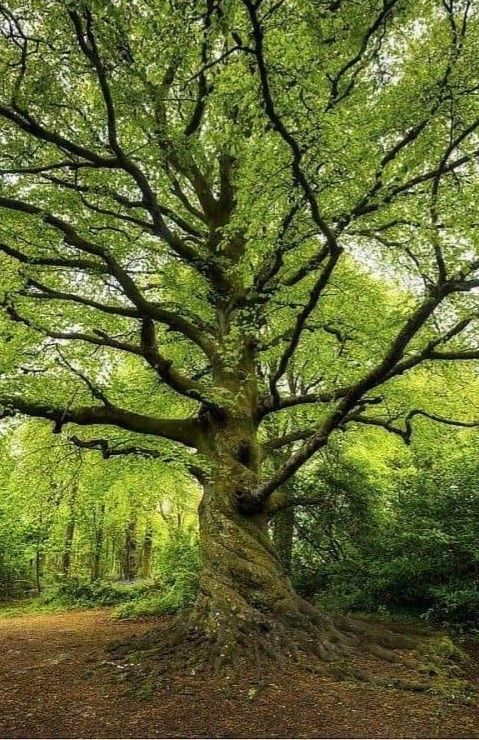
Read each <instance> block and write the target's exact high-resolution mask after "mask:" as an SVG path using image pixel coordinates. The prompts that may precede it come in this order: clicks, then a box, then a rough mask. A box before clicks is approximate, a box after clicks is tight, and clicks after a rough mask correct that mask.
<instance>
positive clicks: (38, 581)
mask: <svg viewBox="0 0 479 740" xmlns="http://www.w3.org/2000/svg"><path fill="white" fill-rule="evenodd" d="M41 545H42V543H41V542H40V540H37V543H36V548H35V585H36V589H37V593H38V594H40V593H41V591H42V565H43V554H42V551H41Z"/></svg>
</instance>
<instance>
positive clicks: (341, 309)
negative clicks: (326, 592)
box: [0, 0, 479, 659]
mask: <svg viewBox="0 0 479 740" xmlns="http://www.w3.org/2000/svg"><path fill="white" fill-rule="evenodd" d="M0 8H1V9H0V30H1V36H2V43H1V49H2V51H1V61H0V63H1V81H0V120H1V150H0V176H1V179H0V209H1V220H0V253H1V257H0V263H1V268H2V285H1V300H2V307H3V309H2V318H1V327H0V328H1V331H2V335H3V338H4V355H3V357H2V366H1V376H0V407H1V414H2V417H3V418H4V419H5V422H4V423H9V421H8V418H9V417H12V416H15V415H16V414H19V415H27V416H33V417H39V418H43V419H46V420H48V422H50V423H51V424H52V427H53V431H54V432H55V433H62V434H66V435H68V437H69V439H70V440H71V442H72V443H73V444H77V445H79V446H80V447H84V448H87V449H88V448H89V449H98V450H100V451H101V452H102V453H103V455H104V456H105V457H108V456H109V455H112V454H128V453H134V452H137V453H138V454H143V455H144V456H145V457H148V456H151V457H160V458H161V457H164V458H165V460H168V459H175V456H178V455H179V456H181V455H183V458H182V459H184V460H185V465H186V466H187V467H188V468H189V470H190V471H191V473H192V475H194V476H196V478H197V479H198V480H199V481H200V483H201V485H202V487H203V490H204V492H203V496H202V500H201V504H200V507H199V520H200V537H201V546H202V559H203V560H202V562H203V566H202V572H201V577H200V595H199V597H198V601H197V604H196V606H195V608H194V610H193V613H192V614H191V615H190V617H189V620H188V623H187V624H186V629H188V630H190V633H191V631H193V633H194V632H195V631H196V634H203V635H205V634H206V635H207V636H208V638H209V641H208V644H209V645H210V646H212V647H213V648H216V649H217V650H218V652H219V654H220V655H221V656H228V655H229V654H230V651H231V650H232V649H233V646H234V645H236V646H239V645H240V644H243V645H246V646H247V645H251V644H253V643H254V644H255V645H258V644H261V645H263V646H264V647H265V648H266V649H267V650H269V651H272V650H278V649H279V650H281V649H287V648H288V647H289V648H291V650H294V649H299V650H302V649H312V650H314V651H316V652H317V653H318V654H319V656H320V657H321V658H324V659H328V658H329V657H331V656H332V655H333V654H334V652H335V650H344V649H347V647H348V646H349V645H353V644H354V643H355V642H356V641H357V640H358V635H359V636H361V633H362V632H364V630H365V629H366V628H365V627H364V625H363V626H362V627H361V626H360V625H353V624H352V623H351V622H348V620H346V619H343V620H337V621H336V622H335V623H334V624H333V622H332V621H331V620H329V619H327V618H326V617H323V616H321V615H320V614H319V613H318V612H317V611H316V610H314V609H313V608H312V607H311V606H309V605H308V604H306V603H305V602H304V601H303V600H302V599H300V598H299V597H298V596H297V595H296V594H295V592H294V591H293V589H292V587H291V585H290V582H289V580H288V578H287V577H286V576H285V574H284V573H283V571H282V568H281V566H280V563H279V560H278V557H277V555H276V552H275V550H274V547H273V545H272V542H271V540H270V536H269V534H268V523H269V520H270V518H271V517H272V516H273V515H274V514H275V512H278V511H280V510H281V511H284V510H287V509H288V507H293V506H295V505H300V504H301V500H300V499H298V497H296V498H295V496H294V493H292V492H294V487H291V485H290V482H291V479H292V477H293V476H294V475H295V473H296V472H297V471H298V470H299V468H300V467H301V466H303V465H305V464H307V462H308V460H310V458H311V457H312V456H313V455H314V454H315V453H317V452H318V451H320V450H321V449H322V448H324V447H325V446H326V445H327V444H328V440H330V439H331V437H332V435H334V434H335V433H337V432H338V431H344V430H346V429H348V428H350V427H354V426H357V425H360V424H373V425H377V426H381V427H384V429H385V430H387V431H390V432H393V433H395V434H398V435H400V436H401V437H402V438H403V439H404V440H405V441H406V442H407V441H408V440H409V439H410V437H411V434H412V432H413V427H414V424H416V423H417V417H418V416H423V417H424V416H426V417H427V416H429V417H430V418H431V419H432V420H435V421H438V422H441V421H442V422H445V423H457V424H464V425H469V424H471V425H472V424H474V414H473V413H470V414H469V415H468V413H467V411H468V409H467V407H465V413H464V415H462V416H461V418H458V419H455V418H448V415H447V414H441V413H439V412H438V409H435V410H431V409H428V408H410V409H401V414H399V413H392V412H391V403H389V404H388V399H389V396H390V393H391V392H392V391H394V389H396V388H397V387H398V384H400V383H401V382H403V380H404V379H405V378H406V377H409V376H410V374H413V373H415V372H421V370H420V368H419V366H424V367H430V366H431V365H432V364H434V365H435V366H436V367H437V368H438V372H439V371H440V369H441V368H445V367H446V366H448V365H449V363H450V361H455V362H458V363H459V362H461V361H472V362H473V361H474V360H477V359H479V351H478V349H477V342H476V341H475V337H476V336H477V334H476V333H475V332H476V331H477V329H476V326H475V322H476V319H477V316H478V302H477V293H476V292H475V289H477V287H479V257H478V252H477V243H478V239H477V229H478V226H477V221H478V214H477V195H478V193H479V188H478V185H479V180H478V174H477V162H478V155H479V100H478V97H477V96H478V91H479V57H478V55H477V45H478V42H479V29H478V24H479V17H478V13H477V7H475V3H473V2H472V0H414V2H412V0H403V1H401V0H363V1H362V2H357V1H356V0H291V1H288V0H201V1H200V0H198V1H196V0H193V1H192V2H186V0H149V1H148V2H146V1H144V0H139V2H137V3H133V4H132V3H130V2H126V1H125V0H117V1H116V2H114V3H109V2H106V1H104V0H87V1H86V2H82V1H81V0H78V1H77V0H71V1H70V2H63V0H58V2H56V1H54V0H25V2H21V3H19V2H15V1H14V2H12V3H9V4H8V5H4V4H2V5H1V6H0ZM366 273H368V274H372V275H374V276H375V278H374V279H376V280H382V281H383V284H384V285H385V286H386V288H387V289H388V290H391V291H396V296H397V297H398V296H399V298H398V301H397V302H396V304H395V307H394V310H391V313H390V315H386V316H384V315H380V313H375V311H374V306H373V307H371V310H370V313H369V314H368V315H367V316H366V318H367V320H368V321H369V323H370V326H372V327H373V329H372V331H371V330H370V332H369V334H368V336H369V337H370V342H371V346H369V347H364V346H363V345H362V342H363V341H364V336H365V335H364V333H362V329H361V326H360V323H361V321H362V320H365V312H364V305H363V303H364V302H363V299H364V294H363V293H362V288H361V286H362V285H363V286H364V284H363V283H362V282H361V279H360V276H361V275H363V276H364V275H365V274H366ZM348 281H349V282H348ZM346 284H347V285H348V289H346V288H345V287H344V286H345V285H346ZM356 302H357V305H358V312H357V320H356V323H357V326H353V327H352V329H353V330H352V331H350V329H351V324H354V317H355V304H356ZM360 305H361V306H362V309H361V310H359V306H360ZM325 306H327V311H326V309H325V308H324V307H325ZM346 312H347V313H348V317H349V318H348V322H349V323H348V327H347V329H345V328H344V321H343V317H344V315H345V313H346ZM326 315H327V317H328V318H327V319H326ZM331 317H332V318H331ZM376 326H377V333H378V338H377V341H374V336H375V327H376ZM358 358H359V359H358ZM125 361H126V362H129V363H131V364H130V365H129V367H130V368H136V370H135V371H131V372H129V374H128V376H127V379H128V381H129V384H130V385H129V387H127V386H128V383H127V382H126V380H125V383H124V388H123V389H122V387H121V384H118V383H116V384H115V385H114V386H112V385H111V384H110V382H109V378H110V377H111V373H112V371H113V368H115V367H118V366H119V365H121V363H122V362H125ZM125 378H126V376H125ZM298 378H299V380H297V379H298ZM391 389H392V390H391ZM165 398H167V399H168V403H166V402H165V404H164V405H163V411H162V399H165ZM165 408H166V409H167V410H168V411H169V413H166V414H165V413H164V409H165ZM172 408H173V410H175V409H177V413H173V414H172V413H171V409H172ZM275 418H277V419H279V423H278V424H276V425H275V422H274V419H275ZM85 428H86V431H85ZM272 429H280V430H281V433H280V434H279V436H277V437H274V435H272V434H271V430H272ZM88 430H90V434H88ZM118 430H121V431H120V438H121V443H120V442H119V441H118V440H119V439H120V438H119V437H118V433H119V432H118ZM115 434H116V435H117V436H112V435H115ZM181 450H183V452H182V451H181ZM285 450H286V451H287V454H286V453H285ZM275 452H276V453H278V454H276V457H275V459H274V464H272V463H271V462H270V456H271V453H275ZM279 453H281V454H279ZM145 464H147V462H145ZM383 637H384V636H383ZM383 641H384V640H383ZM385 641H386V642H387V640H385Z"/></svg>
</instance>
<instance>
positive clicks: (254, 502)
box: [235, 488, 264, 516]
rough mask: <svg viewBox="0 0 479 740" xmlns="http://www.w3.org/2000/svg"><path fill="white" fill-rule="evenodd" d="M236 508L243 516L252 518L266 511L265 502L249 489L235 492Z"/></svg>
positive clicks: (239, 489) (240, 489)
mask: <svg viewBox="0 0 479 740" xmlns="http://www.w3.org/2000/svg"><path fill="white" fill-rule="evenodd" d="M235 499H236V506H237V509H238V511H239V512H240V513H241V514H245V515H247V516H252V515H253V514H261V513H262V512H263V511H264V501H263V499H262V498H260V497H259V496H257V495H256V494H255V491H254V490H252V489H248V488H238V489H237V490H236V491H235Z"/></svg>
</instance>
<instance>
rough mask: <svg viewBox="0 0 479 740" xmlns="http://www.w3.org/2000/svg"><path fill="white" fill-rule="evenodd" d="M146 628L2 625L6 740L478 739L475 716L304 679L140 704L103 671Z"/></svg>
mask: <svg viewBox="0 0 479 740" xmlns="http://www.w3.org/2000/svg"><path fill="white" fill-rule="evenodd" d="M149 627H150V624H149V623H145V622H136V623H132V622H130V623H127V624H120V623H118V622H114V621H113V620H111V619H110V617H109V612H108V611H107V610H101V611H83V612H69V613H65V614H60V615H58V614H54V615H40V616H24V617H14V618H8V619H0V737H2V738H11V737H14V738H19V737H81V738H90V737H118V738H129V737H145V738H160V737H178V736H179V737H185V736H186V737H195V736H196V737H197V736H200V737H268V736H270V737H271V736H272V737H358V736H359V737H383V738H385V737H469V738H472V737H474V738H477V737H479V713H478V711H477V709H476V708H474V707H464V706H461V705H457V704H449V703H447V702H444V701H442V700H439V699H438V698H436V697H431V696H427V695H425V694H414V693H409V692H402V691H396V690H392V689H387V690H383V689H378V688H377V687H373V686H367V685H366V686H365V685H359V686H357V685H354V684H350V683H344V682H343V683H339V682H335V681H332V680H328V679H322V678H318V677H315V676H312V675H310V674H305V673H303V672H300V671H298V673H297V674H296V675H291V674H288V675H281V673H277V674H275V675H272V676H271V677H267V680H266V686H265V687H264V688H263V689H262V690H261V691H259V692H258V693H257V694H256V695H255V696H254V697H253V698H249V697H251V693H252V692H251V690H249V689H251V687H248V684H244V685H242V686H238V685H236V686H235V687H234V690H233V691H231V692H230V693H229V695H228V696H225V693H224V690H222V689H221V688H220V687H219V686H218V685H216V684H214V683H212V682H211V680H209V681H208V680H205V679H204V678H201V677H192V678H191V679H189V680H188V681H187V682H185V681H184V680H178V681H175V680H174V679H173V680H170V681H169V682H168V683H166V684H165V686H164V687H162V688H160V689H159V690H158V691H157V692H156V693H155V694H154V696H153V697H152V698H150V699H141V698H137V697H135V696H132V694H131V692H130V691H126V689H125V687H124V686H123V685H122V683H121V682H117V681H114V680H112V676H111V673H110V672H108V671H101V670H100V671H99V670H98V668H97V667H96V666H97V664H98V661H99V660H102V659H105V657H107V656H106V655H105V653H104V649H105V646H106V645H107V643H108V642H109V641H111V640H115V639H118V638H122V637H126V636H128V635H131V634H138V633H140V632H142V631H143V630H145V629H147V628H149ZM248 692H249V697H248Z"/></svg>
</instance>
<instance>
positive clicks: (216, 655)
mask: <svg viewBox="0 0 479 740" xmlns="http://www.w3.org/2000/svg"><path fill="white" fill-rule="evenodd" d="M221 606H224V604H221ZM420 647H421V640H420V638H417V637H411V636H410V635H403V634H398V633H395V632H392V631H391V630H389V629H387V628H386V627H385V626H383V625H380V624H371V623H370V622H369V621H364V620H361V619H356V618H353V617H350V616H345V615H334V616H328V615H325V614H323V613H321V612H320V611H319V610H318V609H316V608H314V607H313V606H312V605H311V604H309V603H307V602H304V601H303V600H302V599H300V598H299V597H298V598H297V602H296V609H295V610H294V611H286V610H284V611H282V612H279V613H276V614H274V615H273V614H271V613H268V612H265V611H262V610H261V609H259V608H254V607H249V609H248V610H247V611H246V610H244V609H243V610H235V609H230V610H229V611H226V610H224V609H222V608H220V604H218V603H216V604H212V602H211V599H209V600H204V601H202V600H201V598H200V599H199V601H198V602H197V604H196V606H195V608H194V609H193V611H192V612H191V613H190V614H189V615H181V616H179V617H177V618H176V619H174V620H173V621H171V622H170V623H169V624H168V625H166V626H164V627H163V628H160V629H155V630H152V631H150V632H147V633H146V634H144V635H142V636H141V637H139V638H136V639H135V640H134V641H133V642H129V643H126V644H123V645H120V646H119V645H116V646H114V648H113V649H112V654H113V656H114V657H115V660H116V661H117V662H118V661H119V663H120V664H123V665H124V666H127V669H128V671H129V672H130V673H132V674H136V675H143V676H145V675H148V676H149V678H151V676H153V675H155V674H156V675H162V674H165V673H168V671H169V670H174V671H178V670H182V669H183V670H184V671H185V672H186V673H187V674H189V675H194V674H196V673H198V672H200V671H202V670H207V671H214V672H219V673H221V674H223V675H224V676H225V677H228V676H232V675H234V674H235V672H244V671H245V670H246V671H250V672H251V673H252V675H257V676H261V674H262V673H263V672H264V670H265V668H266V667H267V666H268V664H269V665H271V667H273V665H274V663H278V662H281V669H282V670H285V669H286V668H287V665H288V663H289V662H291V663H294V664H296V665H298V664H299V665H301V666H302V667H304V668H305V669H307V670H310V671H314V673H315V674H317V675H318V676H324V677H329V678H333V679H336V680H353V681H374V682H375V681H376V680H380V681H381V682H382V684H383V685H384V686H396V687H397V686H402V687H403V688H405V687H406V686H408V685H409V686H410V687H414V688H412V689H411V690H414V691H419V690H424V691H426V690H428V687H430V685H431V684H430V682H429V683H428V681H427V680H426V681H424V673H427V674H428V676H430V675H431V674H430V672H429V671H427V670H425V669H424V666H423V665H422V663H421V650H420ZM391 664H394V669H392V667H391ZM276 670H277V668H276ZM385 673H386V675H384V674H385ZM388 673H389V674H393V676H394V678H391V679H389V678H388Z"/></svg>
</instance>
